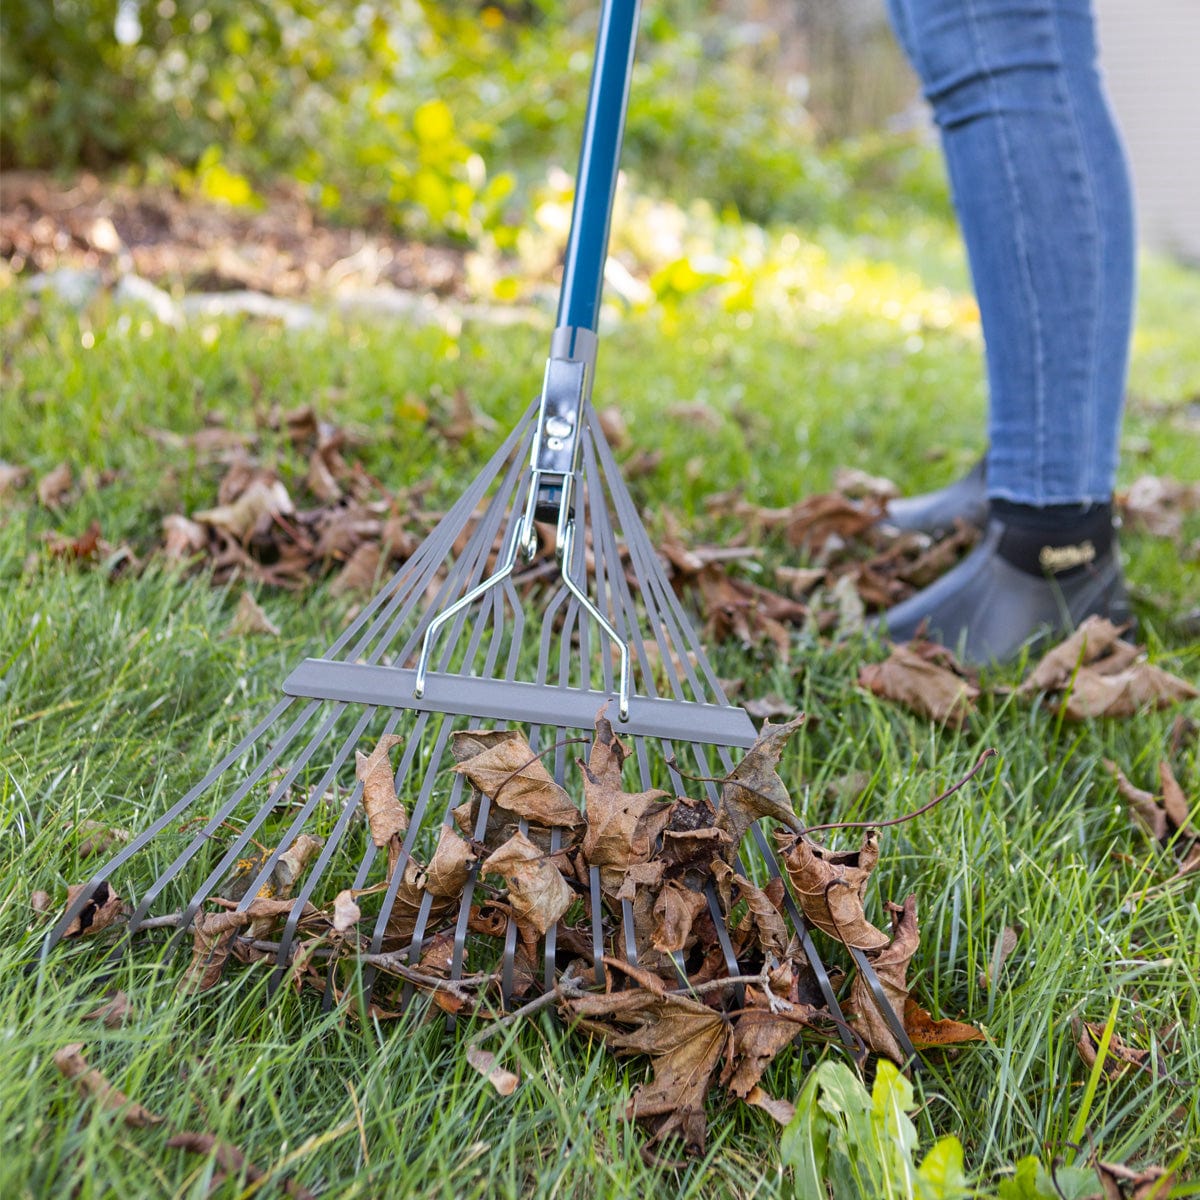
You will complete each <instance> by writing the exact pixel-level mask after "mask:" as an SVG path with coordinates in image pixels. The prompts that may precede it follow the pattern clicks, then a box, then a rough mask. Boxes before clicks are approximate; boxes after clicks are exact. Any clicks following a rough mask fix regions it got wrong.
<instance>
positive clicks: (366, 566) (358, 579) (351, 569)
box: [329, 542, 382, 596]
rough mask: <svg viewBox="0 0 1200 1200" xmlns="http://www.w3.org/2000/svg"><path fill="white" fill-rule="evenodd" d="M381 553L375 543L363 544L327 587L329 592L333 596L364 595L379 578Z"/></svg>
mask: <svg viewBox="0 0 1200 1200" xmlns="http://www.w3.org/2000/svg"><path fill="white" fill-rule="evenodd" d="M381 557H382V552H381V550H380V548H379V546H378V544H376V543H375V542H364V543H363V544H362V545H361V546H359V547H358V549H357V550H355V551H354V553H353V554H351V555H350V559H349V561H348V562H347V563H346V565H345V566H344V567H343V568H342V569H341V570H340V571H339V572H338V573H337V575H336V576H335V578H334V580H333V582H332V583H331V584H330V585H329V590H330V592H331V593H332V594H333V595H335V596H346V595H366V594H367V593H369V592H370V591H371V590H372V589H373V588H374V586H375V581H376V579H378V577H379V563H380V559H381Z"/></svg>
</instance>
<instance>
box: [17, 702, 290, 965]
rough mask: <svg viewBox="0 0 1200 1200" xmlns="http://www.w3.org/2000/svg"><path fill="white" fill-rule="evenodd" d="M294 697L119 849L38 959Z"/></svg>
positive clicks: (66, 915) (72, 906)
mask: <svg viewBox="0 0 1200 1200" xmlns="http://www.w3.org/2000/svg"><path fill="white" fill-rule="evenodd" d="M295 702H296V701H295V698H294V697H291V696H285V697H284V698H283V699H282V700H280V701H279V702H278V703H277V704H276V705H275V707H274V708H272V709H271V711H270V712H269V713H267V715H266V716H265V717H263V719H262V720H261V721H259V723H258V724H257V725H255V726H254V728H253V729H251V730H250V732H249V733H248V734H246V736H245V737H243V738H242V740H241V741H240V742H238V744H237V745H236V746H235V747H234V748H233V749H232V750H230V751H229V753H228V754H226V755H225V757H224V758H222V759H221V760H220V761H219V762H218V763H217V764H216V766H214V767H213V768H212V770H211V771H209V773H208V774H207V775H205V776H204V778H203V779H201V780H200V782H199V783H197V784H195V785H194V786H193V787H191V788H190V789H189V790H188V791H187V792H186V793H185V794H184V795H183V796H182V797H180V799H178V800H176V801H175V803H174V804H172V805H171V807H170V808H168V809H167V811H166V812H165V813H163V815H162V816H161V817H159V818H158V820H156V821H155V822H154V823H153V824H151V825H149V826H148V827H147V828H146V829H144V830H142V832H141V833H139V834H138V835H137V837H135V838H134V839H133V840H132V841H130V842H129V843H128V844H127V845H125V846H124V847H122V848H121V849H120V850H119V851H118V852H117V853H116V854H114V855H113V857H112V858H110V859H109V860H108V861H107V862H105V863H104V865H103V866H101V867H100V869H99V870H98V871H97V872H96V874H95V875H93V876H92V878H91V879H89V880H88V882H87V883H85V884H84V885H83V887H82V888H81V889H80V891H79V894H78V895H77V896H76V897H75V899H74V900H72V901H71V903H70V904H69V905H67V911H66V912H65V913H63V915H62V916H61V917H60V918H59V920H58V922H57V923H56V924H55V926H54V928H53V929H51V930H50V932H49V933H48V934H46V937H45V938H44V940H43V942H42V949H41V952H40V954H39V956H38V957H39V960H40V961H43V962H44V961H45V959H46V956H47V955H48V954H49V953H50V951H51V950H53V949H54V947H55V946H56V945H57V944H58V943H59V942H60V941H61V940H62V936H63V933H64V932H65V931H66V930H67V929H68V928H70V926H71V924H72V922H74V920H75V919H76V918H77V917H78V916H79V914H80V913H81V912H82V911H83V910H84V908H85V907H86V906H87V905H88V903H89V902H90V901H91V899H92V896H93V895H94V894H95V891H96V888H98V887H99V886H100V885H101V884H102V883H104V882H106V881H107V879H108V878H109V876H110V875H111V874H112V873H113V872H114V871H117V870H119V869H120V868H121V867H123V866H124V865H125V863H127V862H128V861H129V860H130V859H131V858H132V857H133V856H134V855H135V854H138V853H140V852H141V851H142V850H144V849H145V848H146V846H148V845H149V844H150V843H151V842H152V841H153V840H154V839H155V838H156V837H157V836H158V835H159V834H160V833H161V832H162V831H163V830H164V829H165V828H166V827H167V826H168V825H170V824H171V822H172V821H176V820H178V819H179V817H180V816H181V815H182V814H183V813H185V812H186V811H187V810H188V809H189V808H190V807H191V806H192V804H193V803H194V802H195V801H196V799H197V798H198V797H199V796H201V795H203V794H204V792H205V791H207V790H208V788H210V787H211V786H212V785H213V784H214V783H215V782H216V781H217V780H218V779H219V778H220V777H221V776H222V775H223V774H224V773H225V772H226V771H227V770H228V769H229V768H230V767H231V766H233V764H234V763H235V762H237V760H238V759H239V758H241V757H242V755H243V754H245V753H246V751H247V750H249V749H250V747H251V746H254V745H256V744H257V743H258V740H259V738H261V737H262V735H263V734H264V733H266V732H267V730H268V729H270V728H271V726H272V725H274V724H275V722H276V721H277V720H278V719H279V718H280V717H281V716H282V715H283V714H284V713H285V712H286V711H287V710H288V709H289V708H290V707H291V706H292V705H293V704H294V703H295Z"/></svg>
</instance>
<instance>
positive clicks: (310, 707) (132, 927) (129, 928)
mask: <svg viewBox="0 0 1200 1200" xmlns="http://www.w3.org/2000/svg"><path fill="white" fill-rule="evenodd" d="M319 707H320V701H316V700H314V701H310V702H309V703H308V704H306V705H305V706H304V708H303V710H302V711H301V713H300V715H299V716H298V717H297V718H296V719H295V720H294V721H293V722H292V724H291V725H290V726H289V728H288V729H287V731H286V732H285V733H284V734H283V736H282V737H281V738H280V739H279V740H278V741H277V742H275V744H274V745H272V747H271V749H270V750H269V751H268V752H267V754H266V756H265V757H264V758H263V760H262V762H260V763H259V764H258V765H257V766H256V767H255V768H254V769H253V770H252V771H251V772H250V774H249V775H247V776H246V778H245V779H244V780H243V781H242V782H241V784H240V785H239V786H238V787H237V788H236V789H235V790H234V793H233V795H232V796H230V798H229V799H228V800H226V801H225V803H224V804H222V805H221V807H220V808H219V809H218V810H217V812H216V814H215V815H214V816H213V817H210V818H209V820H208V821H207V822H206V824H205V826H204V828H203V829H201V830H200V832H199V833H197V834H196V835H195V836H194V837H193V838H192V840H191V842H189V843H188V846H187V849H186V850H184V851H183V852H182V853H181V854H180V855H179V856H178V857H177V858H176V859H175V861H174V862H172V863H171V865H170V866H169V867H168V868H167V870H166V871H165V872H164V873H163V874H161V875H160V876H159V877H158V878H157V879H156V880H155V881H154V883H153V884H151V886H150V888H149V889H148V890H147V892H146V894H145V895H144V896H143V897H142V900H141V902H140V903H139V904H138V906H137V907H136V908H135V909H134V911H133V915H132V916H131V917H130V919H129V922H128V924H127V925H126V932H127V934H128V935H130V936H131V935H132V934H134V933H136V932H137V929H138V926H139V925H140V924H141V922H142V919H143V918H144V917H145V915H146V913H147V912H148V911H149V908H150V905H151V904H153V903H154V901H155V899H156V898H157V897H158V895H159V893H160V892H161V891H162V890H163V888H165V887H166V886H167V884H168V883H170V882H171V880H173V879H174V878H175V877H176V876H177V875H178V874H179V872H180V871H182V870H183V869H184V868H185V867H186V866H187V865H188V864H189V863H190V862H191V861H192V859H193V858H194V857H195V855H196V852H197V851H198V850H199V849H200V847H201V846H203V845H204V844H205V843H206V842H207V841H208V839H209V837H210V836H211V835H212V834H213V833H214V832H215V831H216V830H217V829H219V828H220V827H221V825H223V824H224V823H225V821H226V820H228V818H229V815H230V814H231V813H232V812H233V811H234V809H235V808H237V806H238V805H239V804H240V803H241V802H242V800H243V799H245V797H246V795H247V794H248V793H249V791H250V789H251V788H252V787H254V786H255V784H257V783H258V781H259V780H260V779H262V777H263V776H264V775H265V774H266V773H267V772H268V771H269V770H270V769H271V767H273V766H274V765H275V763H276V761H277V760H278V759H279V757H280V756H281V755H282V754H283V752H284V750H286V749H287V748H288V746H290V745H291V743H292V742H293V741H294V740H295V739H296V736H297V735H298V734H299V732H300V731H301V729H303V728H304V726H305V725H306V724H307V723H308V720H309V718H310V717H311V716H312V714H313V713H314V712H315V711H316V710H317V709H318V708H319ZM192 790H193V791H196V789H195V788H193V789H192ZM189 795H191V793H189ZM118 949H119V947H118Z"/></svg>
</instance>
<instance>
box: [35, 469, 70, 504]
mask: <svg viewBox="0 0 1200 1200" xmlns="http://www.w3.org/2000/svg"><path fill="white" fill-rule="evenodd" d="M74 486H75V474H74V472H73V471H72V470H71V464H70V463H59V464H58V466H57V467H55V468H54V470H52V471H49V472H47V474H45V475H43V476H42V478H41V479H39V480H38V485H37V497H38V500H39V501H41V503H42V505H43V507H45V508H49V509H60V508H63V507H65V505H66V504H67V502H68V501H69V500H70V498H71V489H72V488H73V487H74Z"/></svg>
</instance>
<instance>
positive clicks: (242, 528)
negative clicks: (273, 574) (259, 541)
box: [194, 478, 295, 544]
mask: <svg viewBox="0 0 1200 1200" xmlns="http://www.w3.org/2000/svg"><path fill="white" fill-rule="evenodd" d="M294 511H295V508H294V506H293V505H292V498H291V497H290V496H289V495H288V492H287V488H285V487H284V486H283V484H282V483H280V481H279V480H278V479H273V480H269V479H267V478H257V479H255V480H254V481H253V482H252V483H251V484H250V485H249V486H248V487H247V488H246V489H245V491H243V492H242V493H241V495H239V496H238V498H237V499H236V500H234V501H233V502H232V503H229V504H221V505H218V506H217V507H216V508H209V509H205V510H204V511H203V512H198V513H196V514H194V515H195V519H196V520H197V521H199V522H200V523H201V524H204V525H212V526H214V527H215V528H217V529H223V530H225V531H226V532H227V533H229V534H231V535H232V536H233V537H234V538H236V539H237V540H238V541H239V542H241V543H243V544H245V543H246V542H247V541H248V540H249V539H250V536H251V535H252V534H253V533H255V532H256V531H257V530H259V529H260V528H266V527H268V526H269V525H270V524H271V522H272V521H273V520H274V519H275V518H276V517H278V516H283V515H287V514H289V513H292V512H294Z"/></svg>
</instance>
